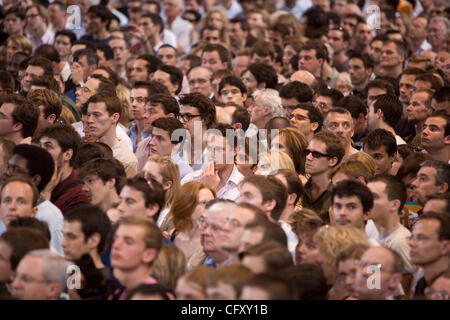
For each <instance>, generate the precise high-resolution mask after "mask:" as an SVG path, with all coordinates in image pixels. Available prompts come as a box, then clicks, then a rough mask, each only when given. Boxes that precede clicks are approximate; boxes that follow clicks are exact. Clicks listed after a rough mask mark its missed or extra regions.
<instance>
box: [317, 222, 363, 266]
mask: <svg viewBox="0 0 450 320" xmlns="http://www.w3.org/2000/svg"><path fill="white" fill-rule="evenodd" d="M313 240H314V243H315V245H316V246H317V248H318V249H319V251H320V252H321V253H322V255H323V256H324V258H325V262H326V263H327V264H328V266H329V267H330V268H332V269H333V270H336V261H337V257H338V255H339V254H340V253H341V251H342V250H343V249H345V248H346V247H347V246H348V245H351V244H364V245H369V238H368V237H367V235H366V234H364V233H363V232H362V231H360V230H358V229H356V228H355V227H352V226H346V227H342V226H330V225H326V226H323V227H321V228H320V229H319V230H318V231H317V232H316V234H315V235H314V238H313Z"/></svg>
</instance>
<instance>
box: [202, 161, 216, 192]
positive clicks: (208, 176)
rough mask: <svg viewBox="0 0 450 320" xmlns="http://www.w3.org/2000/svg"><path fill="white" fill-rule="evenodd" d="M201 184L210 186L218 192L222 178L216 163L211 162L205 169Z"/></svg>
mask: <svg viewBox="0 0 450 320" xmlns="http://www.w3.org/2000/svg"><path fill="white" fill-rule="evenodd" d="M200 182H203V183H206V184H209V185H210V186H211V187H213V188H214V189H216V190H217V187H218V186H219V183H220V177H219V175H218V173H217V170H216V168H215V165H214V162H211V163H210V164H208V165H207V166H206V167H205V168H204V169H203V171H202V175H201V176H200Z"/></svg>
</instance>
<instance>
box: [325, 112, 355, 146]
mask: <svg viewBox="0 0 450 320" xmlns="http://www.w3.org/2000/svg"><path fill="white" fill-rule="evenodd" d="M326 124H327V125H326V128H327V130H328V131H330V132H332V133H334V134H335V135H337V136H338V137H339V138H340V139H341V140H342V142H343V143H344V144H345V146H348V145H350V143H351V140H352V136H353V133H354V131H355V128H354V126H353V119H352V116H351V115H349V114H340V113H335V112H330V113H328V116H327V118H326Z"/></svg>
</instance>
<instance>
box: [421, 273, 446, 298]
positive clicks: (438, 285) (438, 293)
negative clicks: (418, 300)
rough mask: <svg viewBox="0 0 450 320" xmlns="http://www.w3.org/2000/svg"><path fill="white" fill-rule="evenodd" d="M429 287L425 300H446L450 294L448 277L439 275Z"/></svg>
mask: <svg viewBox="0 0 450 320" xmlns="http://www.w3.org/2000/svg"><path fill="white" fill-rule="evenodd" d="M430 289H431V290H430V291H429V293H428V294H427V300H448V297H449V296H450V279H449V278H446V277H445V276H441V277H439V278H437V279H436V280H434V281H433V283H432V284H431V286H430ZM445 297H446V298H445Z"/></svg>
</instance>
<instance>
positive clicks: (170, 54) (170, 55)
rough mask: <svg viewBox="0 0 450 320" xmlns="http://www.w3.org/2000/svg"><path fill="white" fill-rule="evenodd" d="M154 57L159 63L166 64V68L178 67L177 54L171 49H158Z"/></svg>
mask: <svg viewBox="0 0 450 320" xmlns="http://www.w3.org/2000/svg"><path fill="white" fill-rule="evenodd" d="M156 55H157V57H158V58H160V59H161V61H162V62H163V63H164V64H167V65H168V66H174V67H176V66H177V65H178V58H177V53H176V51H175V50H174V49H173V48H170V47H163V48H160V49H159V50H158V53H157V54H156Z"/></svg>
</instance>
